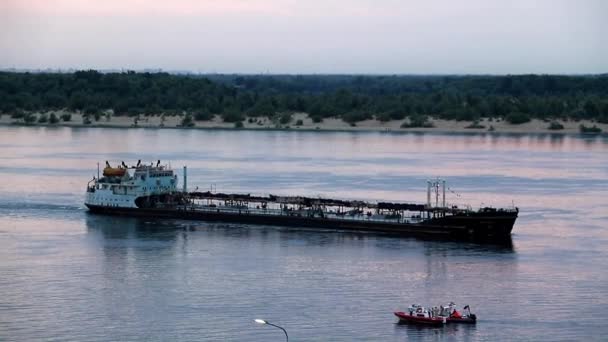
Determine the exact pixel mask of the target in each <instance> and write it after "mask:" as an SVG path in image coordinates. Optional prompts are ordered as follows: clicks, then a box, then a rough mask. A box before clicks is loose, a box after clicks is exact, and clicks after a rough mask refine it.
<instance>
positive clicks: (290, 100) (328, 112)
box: [0, 70, 608, 123]
mask: <svg viewBox="0 0 608 342" xmlns="http://www.w3.org/2000/svg"><path fill="white" fill-rule="evenodd" d="M58 109H67V110H70V111H82V112H84V113H87V114H95V113H99V112H101V111H104V110H110V109H111V110H113V112H114V115H133V116H135V115H141V114H144V115H153V114H161V113H162V114H165V115H184V114H186V115H187V116H192V117H194V118H195V119H197V120H209V119H210V118H212V117H213V116H214V115H221V116H222V118H223V119H224V120H225V121H228V122H239V121H242V120H244V119H245V117H247V116H248V117H261V116H268V117H276V116H281V115H283V116H285V115H287V116H288V115H289V113H293V112H306V113H308V114H309V115H310V116H311V117H312V118H313V120H314V121H316V122H318V121H321V120H323V118H328V117H340V118H342V119H344V120H345V121H347V122H351V123H355V122H358V121H361V120H365V119H371V118H376V119H378V120H382V121H389V120H402V119H404V118H406V117H410V119H411V121H416V120H420V118H421V117H426V116H433V117H437V118H442V119H452V120H466V121H475V120H478V119H480V118H482V117H490V118H495V117H503V118H506V119H507V120H509V121H511V122H513V123H520V122H526V121H528V120H529V119H530V118H540V119H557V118H563V119H565V118H567V119H575V120H578V119H592V120H596V121H598V122H608V75H607V74H604V75H595V76H554V75H518V76H357V75H354V76H349V75H302V76H298V75H248V76H243V75H204V76H199V75H172V74H167V73H136V72H132V71H130V72H125V73H100V72H97V71H94V70H88V71H77V72H75V73H70V74H62V73H11V72H2V73H0V111H2V112H3V113H9V114H12V113H15V112H19V111H28V112H33V111H47V110H58ZM282 121H283V120H282Z"/></svg>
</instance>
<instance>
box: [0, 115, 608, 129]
mask: <svg viewBox="0 0 608 342" xmlns="http://www.w3.org/2000/svg"><path fill="white" fill-rule="evenodd" d="M52 113H54V114H55V116H56V117H58V118H60V117H61V116H62V115H64V114H69V115H70V116H71V118H70V121H63V120H59V122H57V123H50V122H49V121H46V122H43V123H41V122H39V118H40V117H41V116H46V117H47V119H48V117H50V115H51V114H52ZM33 115H34V116H35V120H33V121H34V122H33V123H29V124H28V125H30V126H67V127H108V128H191V129H196V128H203V129H213V128H218V129H231V128H232V129H234V128H239V129H266V130H267V129H292V130H321V131H324V130H327V131H378V132H387V131H389V132H453V133H463V132H501V133H530V134H534V133H580V125H584V126H586V127H592V126H594V125H595V126H596V127H598V128H600V129H601V130H602V132H608V124H602V123H597V122H593V121H590V120H580V121H571V120H568V121H566V120H556V121H555V122H557V123H559V124H561V125H562V126H563V129H558V130H555V129H549V126H550V124H551V122H548V121H543V120H538V119H533V120H531V121H530V122H526V123H523V124H517V125H515V124H511V123H509V122H506V121H504V120H496V119H487V118H484V119H482V120H479V121H478V122H476V123H475V124H473V123H472V122H469V121H453V120H441V119H433V118H430V119H429V122H430V123H431V124H432V127H408V128H403V127H402V125H403V124H404V123H407V119H405V120H392V121H388V122H382V121H379V120H364V121H360V122H357V123H356V124H354V125H352V124H349V123H347V122H345V121H343V120H342V119H338V118H328V119H324V120H323V121H322V122H313V120H312V119H311V118H310V117H308V115H307V114H306V113H296V114H293V115H292V118H291V121H290V122H289V123H286V124H279V123H278V122H277V121H275V120H270V119H269V118H267V117H261V118H252V119H248V120H245V121H243V122H242V127H237V125H235V123H230V122H224V121H222V119H221V118H220V117H219V116H217V115H216V116H215V117H213V119H211V120H207V121H196V120H193V122H192V126H188V127H184V126H183V125H182V120H183V117H182V116H165V115H163V116H161V115H150V116H144V115H141V116H139V117H129V116H104V115H102V116H101V117H100V118H99V120H95V119H94V118H93V117H92V116H91V117H90V123H85V121H86V119H85V118H84V117H83V115H82V114H80V113H75V112H65V111H54V112H47V113H34V114H33ZM24 124H25V121H24V120H23V119H16V118H12V117H11V116H10V115H7V114H4V115H2V116H0V125H24Z"/></svg>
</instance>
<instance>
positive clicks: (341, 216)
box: [85, 161, 519, 241]
mask: <svg viewBox="0 0 608 342" xmlns="http://www.w3.org/2000/svg"><path fill="white" fill-rule="evenodd" d="M99 173H100V168H99V164H98V168H97V177H93V179H92V180H90V181H89V182H88V184H87V188H86V199H85V205H86V206H87V208H88V209H89V210H90V211H91V212H92V213H98V214H109V215H124V216H141V217H154V218H177V219H188V220H202V221H224V222H237V223H245V224H264V225H279V226H291V227H303V228H304V227H305V228H324V229H335V230H351V231H368V232H382V233H391V234H400V235H424V236H432V237H448V238H450V239H452V238H475V239H480V240H493V241H496V240H500V239H510V236H511V231H512V229H513V225H514V224H515V220H516V219H517V215H518V213H519V209H518V208H517V207H513V208H501V209H497V208H491V207H482V208H479V209H477V210H473V209H472V208H470V207H466V208H460V207H458V206H447V205H446V201H445V191H446V183H445V181H444V180H440V179H435V180H429V181H427V201H426V203H425V204H415V203H402V202H382V201H378V202H373V201H360V200H343V199H330V198H314V197H305V196H277V195H267V196H255V195H251V194H239V193H217V192H214V191H205V192H201V191H191V192H189V191H188V188H187V168H186V167H185V166H184V168H183V181H182V187H181V188H180V187H179V186H178V176H177V174H176V173H175V172H174V170H173V169H172V168H171V167H170V166H169V165H161V163H160V161H158V162H157V163H156V164H154V163H152V164H145V165H144V164H142V163H141V161H138V162H137V164H136V165H134V166H128V165H126V164H125V163H124V162H122V163H121V164H120V165H117V166H114V167H113V166H111V165H110V164H109V163H108V162H106V166H105V168H104V169H103V173H102V175H100V174H99Z"/></svg>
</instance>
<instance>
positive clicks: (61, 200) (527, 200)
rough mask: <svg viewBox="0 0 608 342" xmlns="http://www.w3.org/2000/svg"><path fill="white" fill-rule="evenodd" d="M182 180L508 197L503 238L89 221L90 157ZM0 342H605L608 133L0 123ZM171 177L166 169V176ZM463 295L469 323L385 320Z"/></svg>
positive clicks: (262, 187) (483, 201)
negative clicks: (161, 164) (442, 188)
mask: <svg viewBox="0 0 608 342" xmlns="http://www.w3.org/2000/svg"><path fill="white" fill-rule="evenodd" d="M138 159H142V160H143V161H146V162H153V161H156V160H158V159H160V160H162V161H166V162H170V163H171V165H172V166H173V168H174V169H177V170H178V174H180V176H181V167H182V166H183V165H188V186H189V188H190V189H192V190H193V189H194V188H195V187H197V186H198V187H199V189H200V190H208V189H210V188H211V187H213V189H214V190H216V191H219V192H245V193H252V194H269V193H271V194H279V195H280V194H284V195H293V194H301V195H307V196H325V197H337V198H345V199H352V198H356V199H368V200H403V201H410V202H420V203H423V202H424V201H425V200H426V180H427V179H429V178H434V177H442V178H445V179H446V180H447V181H448V186H449V191H448V195H447V201H448V202H449V203H453V204H459V205H462V204H465V203H469V204H471V205H472V206H473V207H479V206H480V205H484V206H496V207H510V206H513V205H514V206H517V207H519V208H520V217H519V218H518V220H517V222H516V224H515V228H514V230H513V236H512V244H511V245H479V244H475V243H468V242H446V241H430V240H420V239H416V238H403V237H395V236H389V235H382V234H366V233H352V232H350V233H349V232H335V231H329V230H309V229H296V228H287V227H271V226H248V225H241V224H226V223H206V222H191V221H181V220H162V221H156V220H141V219H131V218H119V217H104V216H97V215H92V214H89V213H88V212H87V210H86V208H85V207H84V205H83V199H84V191H85V187H86V183H87V181H89V180H90V179H91V178H92V177H93V176H94V175H96V173H97V163H98V162H100V163H102V164H103V163H104V162H105V160H110V161H114V162H120V161H123V160H124V161H125V162H127V163H128V164H134V163H135V162H136V161H137V160H138ZM0 179H1V181H0V294H1V296H0V340H3V341H4V340H7V341H9V340H15V341H38V340H57V341H112V340H114V341H219V340H226V341H281V340H283V339H284V335H283V334H282V332H281V331H280V330H278V329H274V328H273V327H271V326H263V325H259V324H255V323H254V322H253V320H254V319H256V318H262V319H266V320H268V321H270V322H272V323H275V324H277V325H280V326H282V327H284V328H285V329H286V330H287V332H288V333H289V337H290V340H291V341H403V340H406V339H416V340H427V341H436V340H442V339H445V338H452V339H454V340H471V341H497V340H517V341H519V340H548V341H557V340H565V341H567V340H570V341H571V340H583V339H585V340H602V339H604V338H605V336H607V335H608V325H607V324H606V323H605V322H604V320H605V318H604V312H605V310H606V308H607V307H608V266H607V263H606V260H608V248H607V247H608V137H606V136H605V135H604V136H580V135H508V134H438V133H426V134H422V133H408V134H396V133H372V132H369V133H365V132H304V131H302V132H297V131H234V130H178V129H175V130H173V129H164V130H157V129H102V128H66V127H63V128H61V127H57V128H50V127H47V128H45V127H13V126H3V127H0ZM180 181H181V177H180ZM449 301H455V302H456V303H457V304H458V305H459V306H463V305H465V304H469V305H470V306H471V308H472V311H473V312H475V313H476V314H477V316H478V318H479V322H478V323H477V324H476V325H474V326H459V325H449V326H445V327H441V328H427V327H416V326H408V325H399V324H396V322H397V319H396V318H395V317H394V316H393V311H396V310H405V309H406V308H407V306H409V305H410V304H412V303H421V304H426V305H439V304H443V303H447V302H449Z"/></svg>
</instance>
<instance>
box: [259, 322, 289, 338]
mask: <svg viewBox="0 0 608 342" xmlns="http://www.w3.org/2000/svg"><path fill="white" fill-rule="evenodd" d="M253 321H254V322H256V323H258V324H267V325H272V326H273V327H275V328H279V329H281V330H283V332H284V333H285V340H286V341H287V342H289V336H288V335H287V330H285V329H283V328H282V327H280V326H278V325H276V324H272V323H270V322H268V321H265V320H263V319H259V318H257V319H255V320H253Z"/></svg>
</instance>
